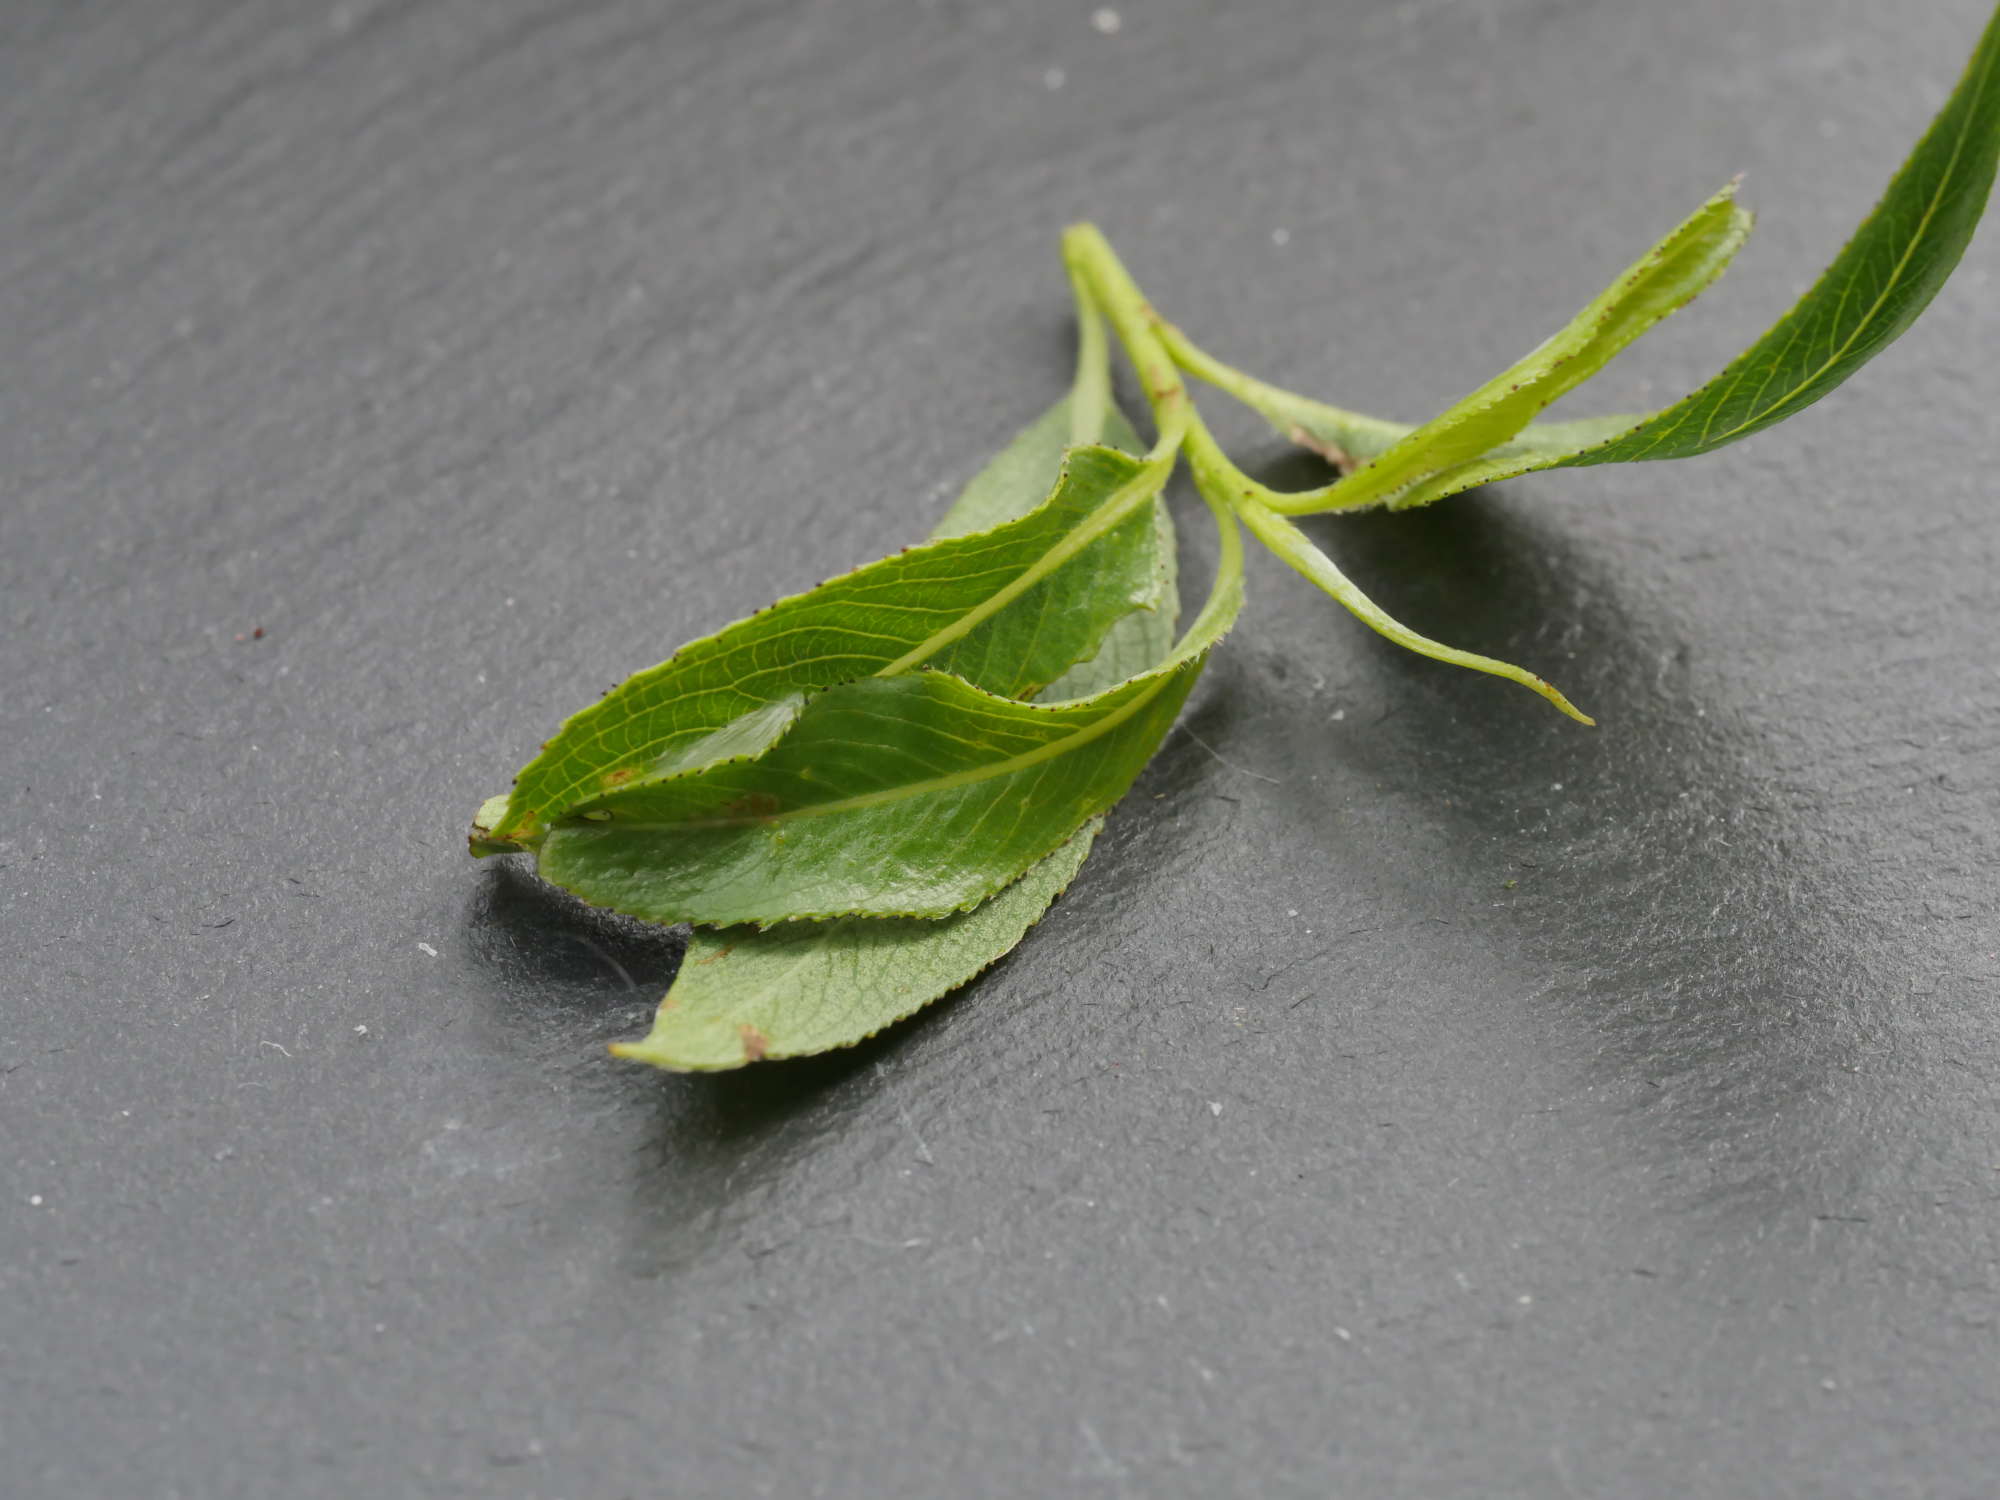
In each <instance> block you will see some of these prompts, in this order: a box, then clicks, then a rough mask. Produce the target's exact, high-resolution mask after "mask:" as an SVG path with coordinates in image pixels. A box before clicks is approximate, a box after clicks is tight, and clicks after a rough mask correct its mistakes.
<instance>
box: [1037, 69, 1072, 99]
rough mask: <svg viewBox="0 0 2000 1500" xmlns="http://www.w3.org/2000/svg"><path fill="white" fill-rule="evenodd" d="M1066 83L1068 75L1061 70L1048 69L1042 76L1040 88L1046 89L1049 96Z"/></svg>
mask: <svg viewBox="0 0 2000 1500" xmlns="http://www.w3.org/2000/svg"><path fill="white" fill-rule="evenodd" d="M1068 82H1069V74H1067V73H1065V72H1064V71H1063V70H1062V69H1061V68H1050V69H1049V70H1048V71H1047V72H1046V73H1044V74H1042V87H1043V88H1045V89H1047V90H1048V91H1049V92H1050V93H1051V94H1053V93H1054V92H1055V91H1056V90H1057V89H1059V88H1061V87H1062V86H1063V85H1064V84H1066V83H1068Z"/></svg>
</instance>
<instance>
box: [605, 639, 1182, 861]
mask: <svg viewBox="0 0 2000 1500" xmlns="http://www.w3.org/2000/svg"><path fill="white" fill-rule="evenodd" d="M1196 660H1199V656H1195V657H1189V658H1187V659H1185V660H1183V661H1179V662H1176V663H1175V664H1174V665H1173V667H1171V668H1169V669H1167V670H1166V671H1163V672H1161V673H1160V675H1159V676H1158V677H1157V678H1156V679H1154V681H1152V682H1151V683H1149V684H1147V686H1146V687H1145V688H1143V689H1142V690H1140V691H1138V692H1136V693H1134V694H1133V695H1132V696H1131V697H1130V698H1129V699H1127V700H1126V701H1125V702H1124V703H1121V704H1119V705H1118V707H1116V708H1114V709H1112V710H1111V711H1110V712H1109V713H1107V714H1105V715H1104V716H1103V717H1102V718H1099V719H1094V720H1092V721H1091V722H1090V723H1089V724H1086V725H1084V726H1083V727H1082V728H1081V729H1078V730H1077V731H1075V732H1074V733H1073V734H1066V735H1064V736H1063V737H1062V738H1061V739H1055V740H1050V741H1048V742H1047V743H1046V744H1042V745H1037V746H1036V747H1035V748H1034V749H1032V750H1024V751H1022V752H1020V753H1019V754H1018V755H1011V756H1009V757H1007V759H1005V760H998V761H992V762H990V763H988V764H986V765H983V766H971V767H968V768H967V769H965V770H963V771H951V772H948V773H946V774H945V775H943V776H932V777H929V778H927V779H925V780H922V781H912V782H904V783H902V784H901V785H899V786H892V787H883V788H881V789H880V790H879V791H873V792H859V793H856V794H855V795H854V796H851V797H840V798H836V799H835V800H834V801H831V802H815V803H813V804H812V805H811V806H809V807H795V808H792V809H790V810H789V811H786V812H776V813H764V814H761V815H746V816H742V817H731V818H686V819H675V820H674V821H672V822H656V821H652V820H639V819H633V820H630V821H627V820H624V819H618V818H615V817H614V819H613V820H612V821H610V822H592V821H589V820H586V819H576V820H573V821H570V822H568V824H567V826H569V827H572V828H602V829H617V830H619V831H620V832H629V833H685V832H694V831H703V830H712V829H718V828H751V827H757V828H762V827H766V826H768V825H770V824H773V823H789V822H793V821H796V820H797V819H800V818H823V817H830V816H833V815H834V814H837V813H848V812H863V811H866V810H867V809H868V808H871V807H885V806H887V805H889V804H891V803H894V802H901V801H904V800H906V799H908V798H911V797H921V796H931V795H934V794H937V793H941V792H951V791H956V790H957V789H958V788H960V787H962V786H974V785H976V784H978V783H979V782H982V781H991V780H993V779H994V778H995V777H999V776H1011V775H1013V774H1014V773H1015V772H1017V771H1025V770H1028V769H1029V768H1030V767H1033V766H1038V765H1041V764H1043V763H1045V762H1047V761H1051V760H1055V759H1057V758H1058V757H1059V756H1063V755H1068V754H1070V753H1071V752H1073V751H1076V750H1080V749H1082V748H1083V747H1084V746H1085V745H1088V744H1090V743H1091V742H1093V741H1095V740H1098V739H1102V738H1103V737H1104V736H1105V735H1107V734H1109V733H1110V732H1111V731H1112V730H1114V729H1116V728H1117V727H1118V726H1119V725H1121V724H1123V723H1125V722H1126V721H1127V720H1128V719H1130V718H1131V717H1132V716H1133V715H1134V714H1136V713H1138V712H1139V710H1140V709H1142V708H1144V707H1145V706H1146V705H1147V704H1149V703H1151V702H1152V701H1153V700H1154V699H1155V698H1157V697H1158V696H1159V695H1160V694H1161V693H1162V692H1164V691H1165V690H1166V688H1167V685H1168V684H1169V683H1171V682H1172V681H1173V680H1174V679H1175V678H1176V677H1177V676H1178V675H1179V674H1180V673H1181V672H1182V671H1183V670H1185V669H1186V668H1187V667H1188V666H1189V665H1190V664H1191V663H1192V662H1193V661H1196Z"/></svg>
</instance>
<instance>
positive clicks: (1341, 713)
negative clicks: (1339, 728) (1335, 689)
mask: <svg viewBox="0 0 2000 1500" xmlns="http://www.w3.org/2000/svg"><path fill="white" fill-rule="evenodd" d="M1346 717H1347V710H1346V709H1344V708H1336V709H1335V710H1334V711H1333V722H1334V723H1336V724H1338V723H1339V722H1340V721H1341V720H1342V719H1344V718H1346Z"/></svg>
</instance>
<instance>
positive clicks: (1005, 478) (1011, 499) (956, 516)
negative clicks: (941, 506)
mask: <svg viewBox="0 0 2000 1500" xmlns="http://www.w3.org/2000/svg"><path fill="white" fill-rule="evenodd" d="M1074 404H1075V398H1074V397H1073V396H1071V395H1067V394H1065V395H1064V396H1063V397H1062V398H1061V399H1060V400H1058V401H1057V402H1056V403H1055V404H1054V405H1052V406H1051V407H1049V409H1048V410H1047V411H1045V412H1043V413H1042V414H1041V415H1040V416H1039V417H1037V418H1035V420H1034V421H1032V422H1030V423H1029V424H1028V425H1027V426H1026V427H1024V428H1022V429H1021V430H1020V432H1018V433H1016V434H1015V435H1014V438H1013V440H1012V441H1011V442H1009V443H1008V444H1007V446H1006V447H1005V448H1002V449H1001V450H1000V451H999V452H998V453H997V454H995V455H994V456H993V458H992V460H991V461H990V462H989V463H988V464H987V465H986V467H985V468H983V469H981V470H980V471H979V472H978V473H977V474H975V475H973V476H972V478H971V479H970V480H968V481H967V482H966V486H965V488H964V489H963V490H961V491H960V492H959V496H958V498H957V499H956V500H954V501H953V502H952V506H951V509H950V510H948V511H946V512H945V513H944V517H943V519H942V520H940V521H939V522H938V523H937V525H936V526H935V527H933V528H932V529H931V540H932V541H934V542H936V541H943V540H944V539H945V538H947V537H954V536H966V535H968V534H970V533H971V532H975V531H988V530H991V529H992V528H993V527H995V526H999V525H1002V524H1004V523H1005V522H1008V521H1012V520H1015V519H1017V518H1018V517H1021V516H1024V515H1026V514H1027V513H1028V512H1029V511H1031V510H1033V509H1034V508H1035V507H1036V506H1037V505H1039V504H1040V503H1041V501H1042V498H1043V497H1044V496H1045V495H1047V494H1048V492H1049V485H1050V483H1051V482H1052V481H1051V478H1050V476H1052V475H1056V474H1060V473H1061V472H1062V465H1063V456H1064V455H1065V454H1066V453H1067V452H1068V451H1069V450H1070V449H1071V448H1072V447H1074V446H1076V445H1077V441H1078V440H1077V438H1076V437H1075V436H1074V434H1073V432H1072V425H1073V419H1072V416H1071V412H1072V408H1073V406H1074ZM1101 426H1102V431H1101V432H1100V433H1099V434H1098V435H1097V436H1095V437H1087V438H1084V439H1083V441H1084V442H1089V443H1101V444H1102V445H1104V446H1105V447H1107V448H1116V449H1118V450H1119V451H1120V452H1123V453H1130V454H1133V455H1135V456H1136V455H1138V454H1140V453H1142V452H1144V451H1145V445H1144V444H1143V443H1141V442H1140V441H1139V436H1138V434H1137V433H1135V432H1134V431H1133V430H1132V424H1131V423H1130V422H1128V421H1127V420H1126V419H1125V414H1124V413H1123V412H1121V411H1119V410H1118V408H1117V407H1115V406H1112V407H1107V408H1106V409H1105V412H1104V420H1103V423H1102V424H1101ZM1155 503H1156V504H1157V503H1158V502H1155Z"/></svg>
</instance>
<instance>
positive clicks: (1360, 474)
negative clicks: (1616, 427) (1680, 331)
mask: <svg viewBox="0 0 2000 1500" xmlns="http://www.w3.org/2000/svg"><path fill="white" fill-rule="evenodd" d="M1735 197H1736V184H1735V183H1731V184H1730V185H1729V186H1727V187H1725V188H1724V189H1723V190H1722V191H1721V192H1719V193H1717V194H1716V195H1715V196H1714V197H1712V198H1710V199H1709V200H1708V202H1706V203H1704V204H1703V205H1702V206H1701V207H1700V208H1698V209H1696V210H1695V212H1694V213H1693V214H1691V215H1689V216H1688V217H1687V218H1686V219H1684V220H1683V221H1682V222H1681V223H1680V224H1679V225H1678V226H1676V227H1675V229H1674V230H1673V232H1672V233H1670V234H1668V235H1667V236H1666V238H1664V239H1662V240H1661V241H1660V242H1659V243H1658V244H1656V245H1655V246H1653V248H1652V249H1651V250H1649V251H1647V252H1646V254H1645V255H1644V256H1643V257H1642V258H1641V259H1639V260H1638V261H1636V262H1634V263H1633V264H1632V265H1630V266H1628V267H1627V268H1626V269H1625V271H1624V272H1623V273H1622V274H1621V275H1620V276H1619V277H1618V279H1617V280H1616V281H1614V282H1612V284H1611V285H1610V286H1608V287H1606V288H1605V289H1604V290H1603V291H1602V292H1600V293H1598V295H1597V296H1596V297H1594V298H1592V299H1591V300H1590V301H1589V302H1588V303H1586V304H1585V305H1584V307H1583V309H1582V310H1581V311H1580V312H1578V313H1577V315H1576V316H1575V317H1574V318H1572V319H1570V321H1569V324H1568V325H1567V326H1566V327H1564V328H1563V329H1562V330H1561V331H1560V332H1558V333H1556V334H1555V335H1554V336H1552V337H1551V338H1549V339H1546V340H1544V341H1543V343H1542V344H1541V345H1540V346H1538V347H1537V348H1536V349H1535V350H1534V351H1533V352H1532V353H1530V354H1529V355H1527V356H1526V357H1525V358H1523V359H1520V360H1517V361H1516V362H1515V363H1514V364H1512V365H1511V366H1509V367H1508V368H1507V369H1505V370H1503V371H1502V372H1501V373H1500V374H1498V375H1496V376H1494V377H1493V378H1492V379H1491V380H1489V381H1487V382H1486V383H1485V384H1484V385H1482V386H1480V387H1479V389H1477V390H1475V391H1473V392H1472V393H1471V394H1470V395H1467V396H1465V397H1463V398H1461V399H1460V400H1458V401H1456V402H1454V403H1453V404H1452V405H1451V406H1449V407H1447V408H1446V409H1445V410H1444V411H1443V412H1442V413H1440V414H1439V415H1438V416H1436V417H1433V418H1432V419H1431V420H1430V421H1428V422H1426V423H1424V424H1423V426H1421V427H1418V428H1415V429H1413V430H1412V431H1410V432H1408V433H1407V434H1405V435H1404V436H1403V437H1402V438H1400V439H1399V440H1397V441H1396V442H1394V443H1393V444H1391V445H1390V446H1389V447H1388V448H1387V449H1385V450H1383V451H1382V452H1381V454H1380V455H1379V456H1378V457H1374V458H1370V459H1368V460H1367V461H1366V462H1364V463H1363V464H1362V465H1361V466H1360V467H1359V468H1357V469H1355V471H1354V472H1353V473H1351V474H1349V475H1347V476H1346V477H1345V478H1343V479H1341V480H1340V481H1339V482H1338V483H1337V484H1334V485H1333V486H1331V487H1330V488H1329V489H1328V490H1326V491H1325V492H1324V508H1326V509H1340V510H1348V509H1354V508H1358V507H1360V506H1364V505H1379V504H1383V503H1387V504H1389V505H1391V506H1400V504H1401V497H1402V496H1403V495H1404V494H1405V493H1407V492H1409V491H1411V490H1412V489H1414V488H1416V487H1417V486H1420V485H1421V486H1425V487H1426V488H1431V487H1444V486H1449V485H1453V484H1456V485H1457V488H1460V489H1462V488H1464V487H1465V486H1464V485H1463V484H1457V480H1458V478H1459V476H1461V475H1462V474H1463V473H1464V472H1466V471H1467V470H1469V469H1470V468H1471V467H1472V466H1474V465H1476V464H1477V463H1478V462H1479V461H1480V460H1481V459H1482V456H1484V455H1487V454H1489V453H1490V452H1491V451H1492V450H1493V449H1494V448H1496V447H1497V446H1498V445H1500V444H1502V443H1505V442H1507V441H1508V440H1510V439H1512V438H1513V437H1514V436H1515V435H1516V434H1517V433H1519V432H1520V431H1521V429H1522V428H1524V427H1526V426H1527V425H1528V423H1529V421H1530V419H1532V418H1533V417H1534V416H1535V414H1536V413H1537V412H1539V411H1541V410H1542V409H1543V408H1544V407H1546V406H1548V405H1549V404H1550V403H1551V402H1553V401H1555V400H1556V399H1557V398H1558V397H1560V396H1562V395H1563V394H1564V393H1565V392H1567V391H1570V390H1572V389H1574V388H1575V387H1576V386H1578V385H1581V384H1582V383H1583V382H1584V381H1586V380H1588V379H1590V377H1591V376H1593V375H1595V374H1597V373H1598V371H1600V370H1602V369H1603V368H1604V367H1605V365H1607V364H1609V363H1610V362H1611V360H1612V359H1613V358H1614V357H1615V356H1616V355H1617V354H1619V353H1620V352H1621V351H1622V350H1623V349H1625V348H1626V347H1627V346H1628V345H1629V344H1631V342H1632V341H1633V340H1634V339H1636V338H1638V337H1639V336H1640V335H1641V334H1642V333H1644V332H1646V330H1648V329H1649V328H1651V327H1652V326H1653V325H1654V324H1655V323H1658V322H1659V321H1660V320H1661V319H1662V318H1664V317H1666V316H1667V315H1668V314H1670V313H1672V312H1674V311H1676V310H1678V309H1679V308H1681V307H1684V306H1686V305H1687V304H1688V303H1689V302H1690V301H1692V300H1693V299H1694V298H1695V297H1697V296H1699V295H1700V294H1701V292H1702V291H1703V289H1704V288H1706V287H1708V286H1709V285H1710V284H1711V283H1712V282H1714V280H1715V279H1716V277H1718V276H1720V275H1721V274H1722V273H1723V271H1724V270H1725V269H1726V268H1727V267H1728V265H1729V262H1730V260H1731V259H1733V258H1734V256H1735V254H1736V252H1737V251H1738V250H1739V249H1740V248H1742V245H1743V242H1744V240H1745V239H1747V238H1748V237H1749V234H1750V215H1749V214H1747V213H1745V212H1744V211H1743V210H1742V209H1741V208H1739V207H1738V206H1737V205H1736V202H1735Z"/></svg>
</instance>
